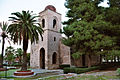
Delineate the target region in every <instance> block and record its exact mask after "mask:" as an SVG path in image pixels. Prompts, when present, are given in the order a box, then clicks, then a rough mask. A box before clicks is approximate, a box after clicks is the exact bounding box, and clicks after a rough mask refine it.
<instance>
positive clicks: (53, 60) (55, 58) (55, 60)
mask: <svg viewBox="0 0 120 80" xmlns="http://www.w3.org/2000/svg"><path fill="white" fill-rule="evenodd" d="M56 62H57V54H56V52H54V53H53V56H52V64H56Z"/></svg>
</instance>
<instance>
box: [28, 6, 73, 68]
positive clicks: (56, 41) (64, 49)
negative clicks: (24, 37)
mask: <svg viewBox="0 0 120 80" xmlns="http://www.w3.org/2000/svg"><path fill="white" fill-rule="evenodd" d="M39 16H40V19H39V22H40V24H41V26H42V28H43V30H44V33H43V35H42V36H43V38H42V39H41V36H39V42H38V43H37V44H36V43H33V44H32V45H31V56H30V66H31V67H32V68H42V69H55V68H59V65H61V64H71V61H70V60H71V59H70V48H69V47H68V46H65V45H64V44H62V43H61V39H62V36H61V34H60V29H61V14H60V13H58V12H56V8H55V7H54V6H52V5H48V6H47V7H46V8H45V9H44V10H43V11H42V12H40V13H39Z"/></svg>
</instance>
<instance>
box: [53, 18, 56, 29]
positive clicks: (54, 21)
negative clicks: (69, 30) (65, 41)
mask: <svg viewBox="0 0 120 80" xmlns="http://www.w3.org/2000/svg"><path fill="white" fill-rule="evenodd" d="M55 26H56V20H55V19H54V20H53V28H55Z"/></svg>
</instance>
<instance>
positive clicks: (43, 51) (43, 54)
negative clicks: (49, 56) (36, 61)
mask: <svg viewBox="0 0 120 80" xmlns="http://www.w3.org/2000/svg"><path fill="white" fill-rule="evenodd" d="M40 68H42V69H45V49H44V48H41V49H40Z"/></svg>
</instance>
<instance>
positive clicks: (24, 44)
mask: <svg viewBox="0 0 120 80" xmlns="http://www.w3.org/2000/svg"><path fill="white" fill-rule="evenodd" d="M27 48H28V39H27V38H26V37H25V38H24V39H23V62H22V68H21V71H27Z"/></svg>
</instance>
